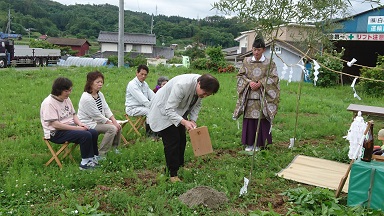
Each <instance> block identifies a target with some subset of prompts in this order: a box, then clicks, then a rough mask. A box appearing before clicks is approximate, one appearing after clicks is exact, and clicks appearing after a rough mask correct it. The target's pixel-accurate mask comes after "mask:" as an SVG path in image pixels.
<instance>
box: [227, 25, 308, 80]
mask: <svg viewBox="0 0 384 216" xmlns="http://www.w3.org/2000/svg"><path fill="white" fill-rule="evenodd" d="M312 28H314V26H312V25H298V24H294V23H290V24H287V25H284V26H279V27H277V28H276V30H275V32H273V33H272V35H277V37H276V40H275V41H272V39H271V38H270V37H268V36H267V35H265V36H264V40H265V43H266V51H265V53H264V55H265V56H267V57H270V56H271V53H272V49H274V52H273V55H272V59H273V60H274V62H275V63H276V67H277V72H278V73H279V77H280V78H281V79H284V80H290V81H300V80H301V76H302V72H303V70H302V68H301V66H300V65H303V66H304V67H306V68H308V67H309V66H310V65H308V64H307V63H306V59H304V53H307V52H308V47H307V45H305V44H304V43H301V42H300V41H301V40H302V39H303V38H305V37H307V34H308V32H309V31H311V29H312ZM276 31H278V32H276ZM255 35H256V31H255V30H249V31H245V32H241V35H240V36H239V37H237V38H235V41H238V42H239V46H238V47H237V50H236V52H237V55H232V56H227V59H231V60H232V61H234V63H235V65H236V66H237V67H240V66H241V65H240V66H239V64H241V63H240V62H242V60H243V59H244V58H245V57H247V56H251V55H252V44H253V40H254V38H255ZM272 42H273V43H272ZM272 45H273V46H272ZM312 52H313V50H311V53H309V55H310V56H313V54H314V53H312ZM284 65H286V66H287V67H288V68H287V69H285V66H284ZM304 75H308V74H304ZM304 80H309V77H307V76H304Z"/></svg>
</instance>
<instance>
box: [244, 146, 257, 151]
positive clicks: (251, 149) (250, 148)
mask: <svg viewBox="0 0 384 216" xmlns="http://www.w3.org/2000/svg"><path fill="white" fill-rule="evenodd" d="M245 151H247V152H251V151H253V146H247V147H245ZM255 151H260V147H257V146H256V147H255Z"/></svg>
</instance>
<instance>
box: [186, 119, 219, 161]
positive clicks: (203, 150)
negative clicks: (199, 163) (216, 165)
mask: <svg viewBox="0 0 384 216" xmlns="http://www.w3.org/2000/svg"><path fill="white" fill-rule="evenodd" d="M189 136H190V138H191V143H192V148H193V153H194V154H195V156H201V155H205V154H209V153H212V152H213V149H212V143H211V138H210V137H209V133H208V128H207V126H202V127H198V128H196V129H193V130H190V131H189Z"/></svg>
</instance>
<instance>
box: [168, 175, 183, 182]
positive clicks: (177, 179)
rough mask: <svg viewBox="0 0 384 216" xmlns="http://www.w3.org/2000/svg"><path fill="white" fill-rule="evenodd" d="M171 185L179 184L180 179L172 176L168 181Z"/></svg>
mask: <svg viewBox="0 0 384 216" xmlns="http://www.w3.org/2000/svg"><path fill="white" fill-rule="evenodd" d="M169 180H170V181H171V182H172V183H176V182H181V179H179V177H177V176H173V177H171V178H170V179H169Z"/></svg>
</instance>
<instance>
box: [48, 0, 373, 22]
mask: <svg viewBox="0 0 384 216" xmlns="http://www.w3.org/2000/svg"><path fill="white" fill-rule="evenodd" d="M52 1H56V2H59V3H61V4H64V5H74V4H91V5H92V4H96V5H100V4H106V3H108V4H111V5H116V6H118V5H119V2H120V1H119V0H52ZM218 1H219V0H156V1H154V0H124V9H125V10H130V11H136V12H144V13H147V14H154V15H160V14H162V15H165V16H180V17H186V18H191V19H202V18H205V17H207V16H214V15H220V16H224V15H225V14H224V13H222V12H221V11H217V10H216V9H212V5H213V3H214V2H218ZM350 2H351V3H352V5H353V10H352V11H351V14H356V13H361V12H363V11H366V10H370V9H371V8H372V7H371V5H370V4H369V3H364V0H350ZM374 7H377V5H374ZM211 9H212V10H211Z"/></svg>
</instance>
